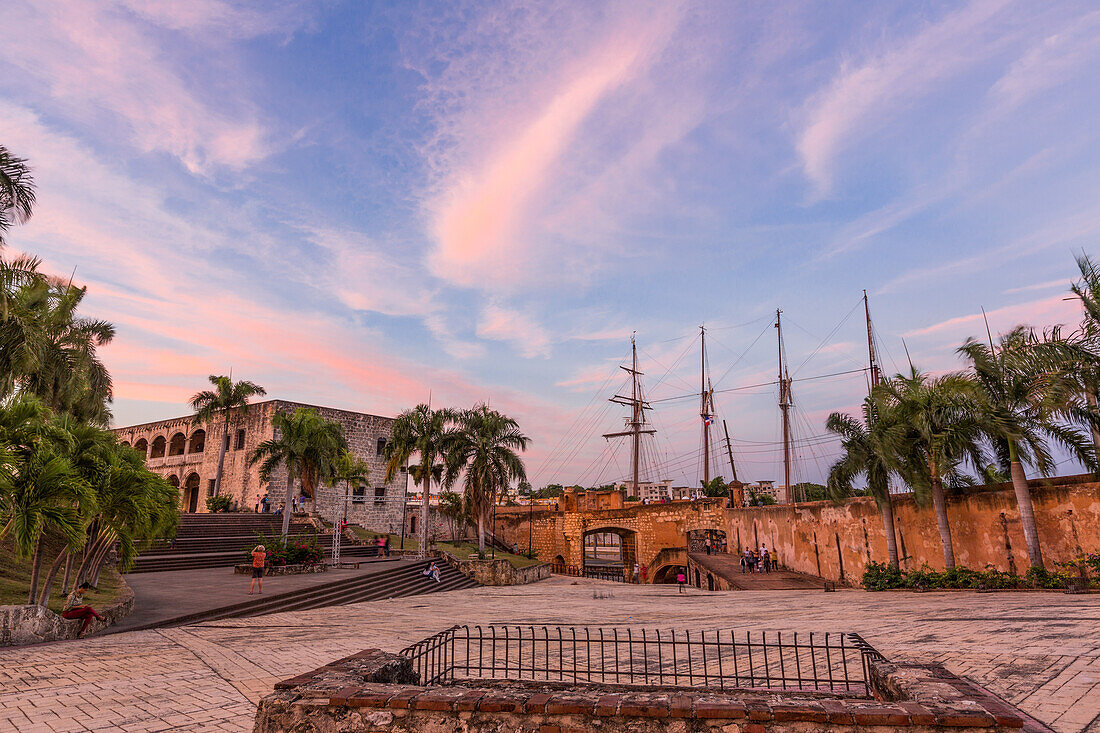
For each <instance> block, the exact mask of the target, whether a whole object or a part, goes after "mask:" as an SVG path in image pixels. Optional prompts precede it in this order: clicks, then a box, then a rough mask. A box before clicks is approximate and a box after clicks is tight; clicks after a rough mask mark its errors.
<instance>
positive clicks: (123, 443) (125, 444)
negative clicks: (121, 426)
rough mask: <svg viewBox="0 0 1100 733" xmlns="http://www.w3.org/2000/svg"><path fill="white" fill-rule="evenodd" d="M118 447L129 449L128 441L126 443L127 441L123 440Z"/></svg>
mask: <svg viewBox="0 0 1100 733" xmlns="http://www.w3.org/2000/svg"><path fill="white" fill-rule="evenodd" d="M119 445H124V446H126V447H127V448H129V447H130V441H128V440H124V441H122V442H121V443H119Z"/></svg>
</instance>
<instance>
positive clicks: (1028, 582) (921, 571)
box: [863, 553, 1100, 591]
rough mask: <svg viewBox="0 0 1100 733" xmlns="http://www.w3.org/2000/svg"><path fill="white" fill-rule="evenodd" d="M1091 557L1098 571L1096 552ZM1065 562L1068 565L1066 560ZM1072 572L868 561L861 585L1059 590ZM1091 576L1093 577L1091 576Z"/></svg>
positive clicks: (875, 588)
mask: <svg viewBox="0 0 1100 733" xmlns="http://www.w3.org/2000/svg"><path fill="white" fill-rule="evenodd" d="M1087 557H1090V558H1092V557H1095V558H1096V560H1095V562H1096V563H1097V569H1098V571H1100V553H1098V554H1096V555H1090V556H1087ZM1066 565H1072V563H1067V564H1066ZM1077 577H1078V576H1077V573H1076V572H1071V571H1069V570H1062V571H1058V572H1052V571H1049V570H1044V569H1043V568H1040V567H1032V568H1031V569H1030V570H1028V571H1027V573H1026V574H1025V575H1024V576H1023V577H1021V576H1019V575H1015V574H1013V573H1009V572H1005V571H1003V570H998V569H996V568H994V567H993V566H986V568H985V570H971V569H970V568H964V567H961V566H958V565H956V566H955V567H953V568H950V569H949V570H943V571H937V570H933V569H932V568H930V567H929V566H928V565H927V564H925V565H922V566H921V567H919V568H916V569H914V570H898V569H897V568H894V567H891V566H890V565H888V564H886V563H879V562H872V563H870V564H868V565H867V569H866V570H864V572H863V587H864V588H866V589H867V590H869V591H879V590H888V589H892V588H910V589H922V590H934V589H952V588H955V589H958V588H963V589H965V588H970V589H998V590H1003V589H1011V588H1049V589H1062V588H1065V587H1066V584H1067V583H1068V582H1070V581H1072V580H1074V579H1075V578H1077ZM1094 577H1096V576H1095V575H1094Z"/></svg>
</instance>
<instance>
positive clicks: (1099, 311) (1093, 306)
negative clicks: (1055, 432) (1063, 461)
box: [1070, 254, 1100, 456]
mask: <svg viewBox="0 0 1100 733" xmlns="http://www.w3.org/2000/svg"><path fill="white" fill-rule="evenodd" d="M1077 269H1078V270H1080V272H1081V279H1080V280H1078V281H1076V282H1074V283H1073V284H1072V285H1071V286H1070V291H1071V292H1072V293H1073V294H1074V295H1076V296H1077V297H1078V298H1079V299H1080V301H1081V308H1082V310H1083V311H1084V316H1083V318H1082V319H1081V326H1080V328H1079V329H1078V331H1077V333H1076V334H1075V337H1076V338H1075V341H1076V342H1077V343H1078V344H1079V345H1081V346H1083V347H1085V348H1087V349H1089V350H1090V351H1091V352H1092V353H1093V354H1097V353H1100V268H1097V266H1096V265H1095V264H1093V262H1092V260H1091V259H1090V258H1089V256H1088V255H1084V254H1082V255H1081V256H1080V257H1078V258H1077ZM1076 374H1077V376H1078V379H1079V381H1080V385H1081V392H1082V394H1084V396H1085V401H1086V403H1087V404H1088V406H1089V409H1090V410H1092V411H1093V412H1096V410H1097V394H1100V359H1089V360H1087V361H1084V362H1082V363H1079V364H1078V365H1077V371H1076ZM1091 433H1092V447H1093V452H1094V453H1095V454H1096V455H1098V456H1100V429H1097V427H1096V426H1095V425H1094V426H1093V427H1092V429H1091Z"/></svg>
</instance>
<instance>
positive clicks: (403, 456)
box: [385, 404, 456, 557]
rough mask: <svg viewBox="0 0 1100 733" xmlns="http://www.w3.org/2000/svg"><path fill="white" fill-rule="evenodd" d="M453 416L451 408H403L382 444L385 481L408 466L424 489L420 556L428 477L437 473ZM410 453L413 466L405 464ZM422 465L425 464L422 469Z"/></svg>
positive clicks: (425, 530)
mask: <svg viewBox="0 0 1100 733" xmlns="http://www.w3.org/2000/svg"><path fill="white" fill-rule="evenodd" d="M455 419H456V413H455V412H454V410H450V409H447V408H441V409H438V410H433V409H432V408H431V407H429V406H428V405H424V404H420V405H417V406H416V407H414V408H413V409H411V410H405V411H404V412H402V413H401V414H400V415H398V416H397V418H396V419H395V420H394V421H393V427H392V434H391V436H390V442H389V443H387V444H386V454H385V455H386V477H385V480H386V482H387V483H388V482H390V481H392V480H393V479H394V477H395V476H397V473H398V471H400V470H401V468H402V467H404V466H408V470H409V473H410V474H412V477H413V481H414V482H416V483H417V484H418V485H420V486H421V487H422V490H423V492H424V496H423V503H422V504H421V506H420V555H421V557H424V556H426V555H427V553H428V540H429V529H428V509H429V502H430V500H431V493H432V479H433V478H437V477H439V476H441V473H442V464H441V463H437V462H438V461H440V460H441V459H442V458H443V457H444V444H445V442H446V440H447V436H448V434H449V432H450V426H451V424H452V423H453V422H454V421H455ZM413 455H416V456H418V457H419V459H420V464H419V465H417V466H411V465H409V459H410V458H412V456H413ZM422 466H423V467H425V468H424V469H423V470H422V469H421V467H422ZM402 521H404V518H402Z"/></svg>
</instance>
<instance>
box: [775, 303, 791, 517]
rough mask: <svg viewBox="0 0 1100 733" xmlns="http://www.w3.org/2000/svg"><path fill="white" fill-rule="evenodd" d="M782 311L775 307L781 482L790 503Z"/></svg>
mask: <svg viewBox="0 0 1100 733" xmlns="http://www.w3.org/2000/svg"><path fill="white" fill-rule="evenodd" d="M782 313H783V311H782V310H780V309H779V308H776V309H775V328H776V330H777V331H778V333H779V411H780V412H781V413H782V415H783V483H784V485H785V486H786V488H787V502H788V503H791V502H792V499H793V498H794V497H792V496H791V416H790V411H791V377H790V375H789V374H787V368H786V366H785V365H784V364H783V321H782Z"/></svg>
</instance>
